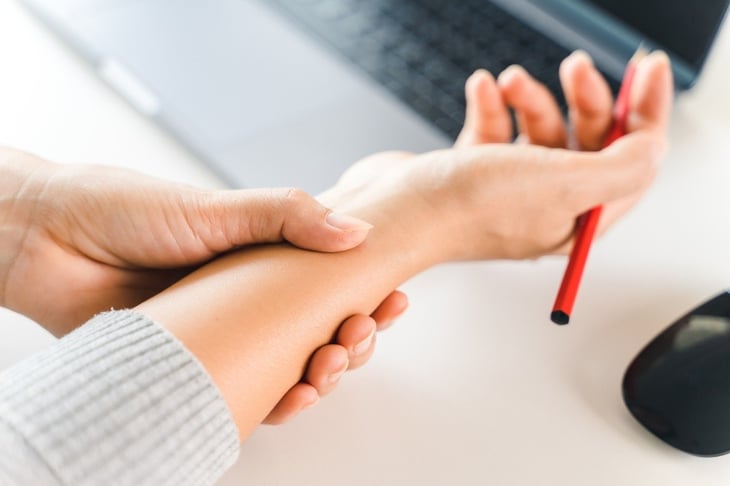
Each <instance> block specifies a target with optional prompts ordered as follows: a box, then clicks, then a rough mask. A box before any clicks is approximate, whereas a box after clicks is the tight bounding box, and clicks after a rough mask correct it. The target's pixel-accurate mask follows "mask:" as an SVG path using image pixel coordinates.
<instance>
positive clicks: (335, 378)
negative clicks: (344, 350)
mask: <svg viewBox="0 0 730 486" xmlns="http://www.w3.org/2000/svg"><path fill="white" fill-rule="evenodd" d="M347 365H348V363H345V364H344V366H342V369H340V370H339V371H335V372H334V373H332V374H331V375H329V376H328V377H327V380H328V381H329V382H330V383H337V382H338V381H340V378H342V375H343V374H344V373H345V371H347Z"/></svg>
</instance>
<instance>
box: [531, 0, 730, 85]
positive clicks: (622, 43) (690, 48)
mask: <svg viewBox="0 0 730 486" xmlns="http://www.w3.org/2000/svg"><path fill="white" fill-rule="evenodd" d="M528 2H530V3H532V4H533V5H534V6H536V7H538V8H540V9H542V10H544V11H547V12H550V13H551V14H552V15H553V16H554V17H555V18H557V19H559V20H560V22H561V23H563V24H565V25H567V26H570V27H572V28H574V29H575V30H576V31H577V32H581V33H583V34H584V35H585V36H587V37H588V38H590V39H591V40H592V41H594V42H595V43H597V44H598V45H600V46H601V47H602V48H604V49H608V50H609V51H611V52H613V53H614V55H616V56H618V57H619V58H623V59H625V60H628V58H629V57H631V55H632V54H633V52H634V51H635V50H636V48H637V47H638V46H639V44H640V43H643V44H644V45H645V47H646V48H648V49H650V50H653V49H663V50H665V51H666V52H667V53H668V54H669V56H670V57H671V58H672V67H673V69H674V75H675V81H676V83H677V86H678V87H680V88H688V87H690V86H691V85H692V84H694V82H695V80H696V79H697V76H698V74H699V72H700V69H701V68H702V65H703V64H704V61H705V58H706V57H707V53H708V51H709V49H710V46H711V45H712V41H713V40H714V39H715V36H716V35H717V31H718V29H719V27H720V24H721V23H722V20H723V18H724V16H725V11H726V10H727V7H728V3H730V0H694V1H690V0H528Z"/></svg>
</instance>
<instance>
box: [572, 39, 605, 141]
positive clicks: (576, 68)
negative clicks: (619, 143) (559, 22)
mask: <svg viewBox="0 0 730 486" xmlns="http://www.w3.org/2000/svg"><path fill="white" fill-rule="evenodd" d="M560 83H561V85H562V87H563V92H564V93H565V99H566V101H567V102H568V114H569V117H570V124H571V127H572V130H573V137H574V139H575V142H576V144H577V147H576V148H578V149H580V150H600V149H601V148H602V146H603V140H604V139H605V138H606V134H607V133H608V131H609V129H610V128H611V121H612V113H611V112H612V107H613V97H612V96H611V88H610V87H609V86H608V83H607V82H606V80H605V79H604V78H603V76H601V74H600V73H599V72H598V70H597V69H596V68H595V66H594V65H593V61H592V60H591V58H590V57H589V56H588V54H586V53H585V52H584V51H575V52H574V53H572V54H571V55H570V56H568V57H566V58H565V59H564V60H563V62H562V63H561V64H560Z"/></svg>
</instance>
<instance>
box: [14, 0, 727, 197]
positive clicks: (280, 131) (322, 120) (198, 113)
mask: <svg viewBox="0 0 730 486" xmlns="http://www.w3.org/2000/svg"><path fill="white" fill-rule="evenodd" d="M728 1H730V0H702V1H699V2H689V1H688V0H642V1H635V0H215V1H205V0H22V3H23V4H25V5H26V6H27V7H28V8H29V9H30V10H31V11H32V12H34V13H35V14H36V15H37V16H38V17H40V18H41V19H42V20H43V22H45V23H46V24H47V25H48V26H49V27H50V28H51V29H53V30H54V31H55V32H56V33H58V34H59V35H60V36H61V38H62V39H63V40H65V41H66V42H67V43H68V44H69V45H70V46H72V47H73V49H75V50H76V51H78V53H79V54H80V55H81V56H83V57H84V58H85V59H87V60H88V61H89V62H90V63H91V64H92V65H93V66H94V68H95V69H96V70H97V72H98V74H99V75H100V76H101V77H102V78H103V79H104V80H105V81H106V82H108V83H109V84H110V85H111V86H112V87H113V88H114V89H115V90H116V91H118V92H119V94H120V95H122V96H123V97H125V98H126V99H127V100H128V101H129V102H130V103H131V104H132V105H133V106H134V107H135V108H136V109H137V110H139V112H140V113H142V114H143V115H145V116H148V117H150V118H153V119H154V120H155V121H156V122H158V123H159V124H160V125H162V126H164V127H165V128H166V129H167V130H168V131H169V132H170V133H172V134H173V135H174V136H175V137H176V138H177V139H179V140H180V142H182V143H183V144H185V145H186V146H187V147H188V148H189V149H190V150H191V151H193V152H194V153H195V154H196V155H197V156H198V157H200V158H201V159H202V160H204V161H205V162H207V163H208V164H209V165H210V167H211V168H212V169H214V170H215V171H216V172H217V173H218V174H219V175H220V176H221V178H222V179H223V180H224V181H226V182H227V183H228V184H230V185H231V186H232V187H271V186H297V187H301V188H303V189H305V190H307V191H309V192H311V193H317V192H319V191H321V190H323V189H325V188H327V187H329V186H330V185H332V184H333V183H335V182H336V180H337V178H338V177H339V176H340V174H341V173H342V172H343V170H344V169H346V168H347V167H348V166H350V165H351V164H352V163H354V162H355V161H357V160H358V159H359V158H361V157H363V156H366V155H368V154H371V153H374V152H378V151H383V150H393V149H397V150H410V151H415V152H421V151H426V150H431V149H435V148H441V147H445V146H447V145H449V144H450V143H451V142H452V140H453V139H454V137H455V136H456V134H457V133H458V131H459V128H460V126H461V124H462V121H463V117H464V94H463V85H464V81H465V80H466V78H467V77H468V76H469V74H471V72H473V71H474V70H475V69H477V68H480V67H483V68H486V69H488V70H490V71H492V72H493V73H495V74H497V73H499V72H500V71H501V70H502V69H504V68H505V67H506V66H508V65H510V64H512V63H519V64H522V65H524V66H525V67H526V68H527V69H528V70H529V71H530V72H532V73H533V75H535V76H536V77H537V78H538V79H540V80H541V81H543V82H544V83H545V84H546V85H547V86H548V87H549V88H550V89H551V91H553V92H554V93H555V94H556V96H557V97H558V99H559V102H560V103H561V104H562V103H564V100H563V98H562V96H561V95H560V89H559V83H558V65H559V63H560V61H561V60H562V59H563V58H564V57H565V56H566V55H568V54H569V53H570V51H571V50H573V49H575V48H583V49H585V50H587V51H589V53H590V54H591V55H592V56H593V57H594V59H595V61H596V64H597V66H598V67H599V68H600V69H601V70H602V71H603V72H604V74H605V75H606V76H607V78H608V79H609V81H610V84H611V86H612V88H613V89H614V90H616V89H617V87H618V84H619V80H620V78H621V75H622V71H623V67H624V65H625V63H626V61H627V60H628V59H629V58H630V56H631V55H632V54H633V52H634V50H635V49H636V48H637V46H638V45H639V44H640V43H643V44H644V45H645V46H646V47H648V48H649V49H655V48H661V49H664V50H665V51H667V52H668V53H669V55H670V57H671V58H672V61H673V65H674V74H675V78H676V85H677V88H678V89H679V90H684V89H687V88H689V87H691V86H692V84H693V83H694V82H695V81H696V79H697V77H698V75H699V73H700V71H701V68H702V65H703V63H704V61H705V58H706V57H707V54H708V51H709V49H710V47H711V45H712V41H713V40H714V38H715V36H716V33H717V31H718V28H719V26H720V24H721V22H722V20H723V17H724V15H725V12H726V10H727V6H728Z"/></svg>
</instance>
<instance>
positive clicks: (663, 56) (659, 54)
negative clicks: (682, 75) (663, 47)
mask: <svg viewBox="0 0 730 486" xmlns="http://www.w3.org/2000/svg"><path fill="white" fill-rule="evenodd" d="M649 56H650V57H653V58H654V59H656V60H658V61H661V62H664V63H666V64H671V63H672V61H671V59H669V56H668V55H667V53H666V52H664V51H653V52H652V53H651V54H649Z"/></svg>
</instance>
